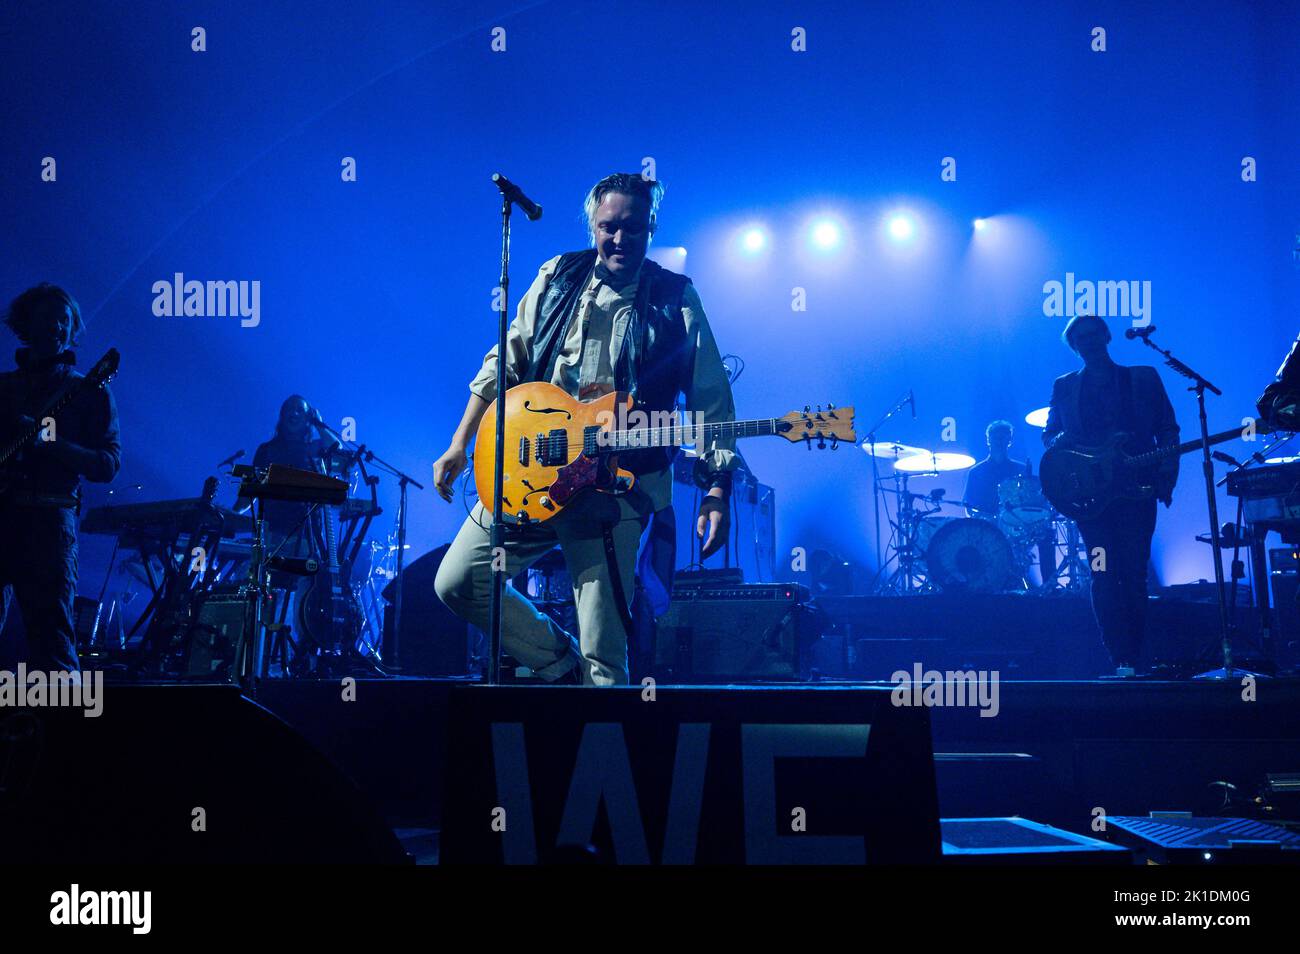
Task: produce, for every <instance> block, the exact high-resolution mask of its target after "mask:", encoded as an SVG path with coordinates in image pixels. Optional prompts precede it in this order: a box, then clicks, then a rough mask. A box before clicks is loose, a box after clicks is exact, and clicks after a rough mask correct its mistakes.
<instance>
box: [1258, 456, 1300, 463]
mask: <svg viewBox="0 0 1300 954" xmlns="http://www.w3.org/2000/svg"><path fill="white" fill-rule="evenodd" d="M1298 460H1300V457H1270V458H1268V459H1267V460H1266V461H1264V463H1266V464H1294V463H1295V462H1296V461H1298Z"/></svg>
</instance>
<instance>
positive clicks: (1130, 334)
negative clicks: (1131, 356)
mask: <svg viewBox="0 0 1300 954" xmlns="http://www.w3.org/2000/svg"><path fill="white" fill-rule="evenodd" d="M1155 330H1156V326H1155V325H1147V326H1146V327H1145V328H1125V329H1124V337H1125V338H1127V339H1128V340H1129V341H1132V340H1133V339H1134V338H1141V339H1142V340H1143V341H1146V340H1147V339H1148V338H1150V337H1151V334H1152V332H1154V331H1155Z"/></svg>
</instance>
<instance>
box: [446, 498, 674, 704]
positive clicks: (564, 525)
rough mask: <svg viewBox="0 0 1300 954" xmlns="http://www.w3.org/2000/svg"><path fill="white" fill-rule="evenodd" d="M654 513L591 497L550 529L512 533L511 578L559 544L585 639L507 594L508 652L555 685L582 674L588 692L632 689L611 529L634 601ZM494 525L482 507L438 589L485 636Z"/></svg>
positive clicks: (461, 536)
mask: <svg viewBox="0 0 1300 954" xmlns="http://www.w3.org/2000/svg"><path fill="white" fill-rule="evenodd" d="M649 510H650V504H649V500H648V499H647V498H646V497H645V496H644V495H643V494H640V493H636V492H634V493H632V494H630V495H627V496H619V497H615V496H611V495H609V494H601V493H596V492H594V491H588V492H586V493H584V494H583V496H582V497H581V498H579V499H577V500H575V501H574V502H573V503H572V504H571V505H569V506H568V507H566V508H565V509H564V510H562V511H561V512H560V513H558V514H556V515H555V516H554V517H552V518H551V519H550V520H547V521H546V522H545V523H540V524H533V525H531V526H529V527H528V528H527V529H524V530H520V529H516V528H511V529H510V530H508V531H507V532H506V537H505V546H504V549H505V570H506V576H507V577H512V576H514V575H516V574H518V573H522V572H523V571H524V570H526V569H528V567H530V566H532V565H533V564H534V563H536V562H537V561H538V560H539V559H541V558H542V557H543V556H545V555H546V554H547V553H548V552H549V551H550V550H551V549H553V548H554V547H555V545H556V544H557V543H558V544H559V546H560V549H561V551H562V552H563V553H564V562H565V564H566V565H567V567H568V570H569V576H570V577H571V578H572V580H573V598H574V601H575V602H576V604H577V616H578V638H577V639H576V640H575V639H574V638H573V636H571V635H570V634H568V633H566V632H565V631H564V630H563V629H561V628H560V627H559V626H558V625H556V623H555V622H554V621H553V620H551V618H550V617H548V616H547V615H546V614H544V613H542V612H541V611H540V610H538V609H537V607H535V606H534V605H533V604H532V602H531V601H529V600H528V598H527V597H525V596H524V595H523V594H521V593H519V592H518V591H516V590H515V589H514V588H513V587H510V586H507V587H506V590H505V599H504V601H503V602H502V610H501V613H502V625H501V645H502V648H503V649H504V650H505V651H506V652H507V653H509V654H510V655H511V656H513V657H514V658H515V659H517V660H519V662H521V663H522V664H523V665H525V666H527V667H528V668H529V669H532V670H533V671H534V672H536V673H537V674H538V675H539V676H540V677H541V678H542V679H545V680H547V681H548V682H549V681H553V680H555V679H557V678H559V677H560V676H562V675H564V674H565V673H567V672H568V671H569V670H570V669H572V668H574V667H575V666H577V667H579V669H578V671H579V674H580V675H581V676H582V683H583V685H587V686H622V685H626V684H627V682H628V671H627V632H626V630H625V628H624V626H623V620H622V617H621V616H620V614H619V611H618V606H617V604H616V603H615V596H614V588H613V584H612V582H611V580H610V577H609V561H608V559H607V558H606V556H605V537H604V526H605V524H612V525H613V537H614V551H615V554H616V556H617V559H618V569H619V577H620V580H621V582H622V586H623V595H624V597H625V598H626V599H627V600H629V601H631V599H632V593H633V590H634V585H635V573H636V558H637V549H638V544H639V543H640V540H641V530H642V527H643V526H644V524H645V523H646V522H648V520H649ZM491 523H492V514H491V513H489V512H488V511H487V510H485V509H484V508H483V505H482V504H475V505H474V510H473V511H472V512H471V513H470V515H469V516H468V517H467V518H466V519H465V522H464V523H463V524H462V525H461V528H460V531H459V532H458V533H457V534H456V539H455V540H453V541H452V544H451V548H450V549H448V550H447V555H446V556H445V557H443V560H442V565H441V566H440V567H439V568H438V577H437V580H436V581H435V583H434V585H435V587H436V588H437V591H438V598H439V599H441V600H442V601H443V602H444V603H446V604H447V606H448V608H449V609H450V610H451V611H452V612H453V613H455V614H456V615H457V616H459V617H461V618H462V619H465V620H467V621H468V622H470V623H472V624H473V625H475V626H477V627H479V628H480V629H482V630H485V631H486V630H487V628H488V616H489V613H490V609H491V604H492V547H491V539H490V537H489V529H488V528H490V526H491ZM628 610H629V611H630V610H631V607H630V606H629V607H628Z"/></svg>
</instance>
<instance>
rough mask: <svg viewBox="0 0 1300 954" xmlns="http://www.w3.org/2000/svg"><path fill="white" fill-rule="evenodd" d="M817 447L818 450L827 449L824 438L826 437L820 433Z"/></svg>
mask: <svg viewBox="0 0 1300 954" xmlns="http://www.w3.org/2000/svg"><path fill="white" fill-rule="evenodd" d="M817 449H818V450H825V449H826V438H824V437H822V436H820V435H818V439H817Z"/></svg>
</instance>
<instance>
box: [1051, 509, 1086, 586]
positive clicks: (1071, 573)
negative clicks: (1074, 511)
mask: <svg viewBox="0 0 1300 954" xmlns="http://www.w3.org/2000/svg"><path fill="white" fill-rule="evenodd" d="M1064 523H1065V531H1064V532H1065V559H1064V560H1062V561H1061V564H1060V566H1058V567H1057V568H1056V575H1055V576H1054V577H1053V581H1054V582H1055V583H1056V586H1057V588H1059V589H1060V590H1062V591H1064V592H1066V593H1082V592H1084V591H1085V590H1087V589H1088V586H1089V582H1090V580H1091V579H1092V574H1091V571H1090V570H1089V568H1088V561H1087V558H1086V556H1084V557H1081V556H1080V555H1079V552H1080V550H1081V549H1082V545H1083V538H1082V537H1081V536H1080V534H1079V525H1078V524H1077V523H1075V522H1074V521H1073V520H1065V521H1064ZM1062 579H1064V580H1065V581H1066V582H1065V583H1064V584H1062V583H1061V580H1062Z"/></svg>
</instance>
